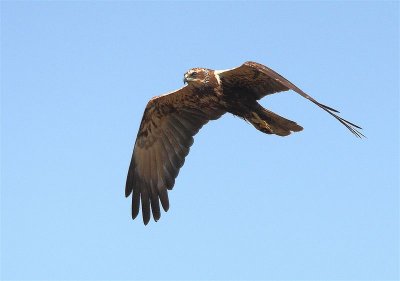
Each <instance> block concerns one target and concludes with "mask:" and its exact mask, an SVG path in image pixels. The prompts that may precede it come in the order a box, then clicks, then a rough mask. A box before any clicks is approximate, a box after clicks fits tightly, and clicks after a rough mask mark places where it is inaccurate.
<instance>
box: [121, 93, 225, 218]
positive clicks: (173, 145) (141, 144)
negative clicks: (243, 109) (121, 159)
mask: <svg viewBox="0 0 400 281" xmlns="http://www.w3.org/2000/svg"><path fill="white" fill-rule="evenodd" d="M196 98H197V100H196ZM206 98H207V97H206V96H200V97H199V96H196V95H192V93H191V91H190V89H189V88H188V87H184V88H181V89H179V90H178V91H176V92H173V93H170V94H167V95H164V96H160V97H157V98H154V99H152V100H150V102H149V103H148V104H147V106H146V109H145V112H144V114H143V118H142V122H141V124H140V128H139V132H138V136H137V138H136V142H135V146H134V150H133V154H132V159H131V163H130V165H129V171H128V175H127V179H126V186H125V195H126V196H129V195H130V194H132V218H133V219H134V218H136V217H137V215H138V213H139V210H140V205H141V207H142V216H143V222H144V224H147V223H148V222H149V221H150V216H151V213H152V214H153V218H154V220H155V221H157V220H159V219H160V217H161V212H160V202H161V205H162V207H163V209H164V210H165V211H167V210H168V209H169V200H168V191H167V190H168V189H172V188H173V186H174V184H175V178H176V177H177V175H178V173H179V170H180V168H181V167H182V166H183V164H184V162H185V157H186V156H187V155H188V153H189V150H190V147H191V146H192V144H193V141H194V140H193V136H194V135H195V134H196V133H197V132H198V131H199V130H200V128H201V127H202V126H203V125H204V124H206V123H207V122H208V121H209V120H215V119H218V118H219V117H220V116H221V115H222V114H224V113H225V112H224V111H223V110H221V109H216V108H213V107H211V106H208V107H202V106H201V104H202V100H201V99H206ZM205 104H206V103H205ZM208 104H209V103H208Z"/></svg>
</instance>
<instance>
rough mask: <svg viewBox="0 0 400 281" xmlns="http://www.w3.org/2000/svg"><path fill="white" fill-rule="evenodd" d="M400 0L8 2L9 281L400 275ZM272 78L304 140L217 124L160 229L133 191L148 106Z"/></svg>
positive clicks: (4, 70)
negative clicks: (212, 78) (197, 87)
mask: <svg viewBox="0 0 400 281" xmlns="http://www.w3.org/2000/svg"><path fill="white" fill-rule="evenodd" d="M398 24H399V4H398V2H386V1H385V2H384V1H368V2H363V1H357V2H345V1H343V2H312V1H307V2H162V3H161V2H127V1H121V2H111V1H110V2H109V1H99V2H92V1H84V2H79V1H71V2H69V1H62V2H49V1H43V2H37V1H36V2H23V1H18V2H11V1H10V2H8V1H2V2H1V279H4V280H7V279H9V280H23V279H27V280H29V279H32V280H33V279H35V280H44V279H47V280H61V279H63V280H64V279H69V280H89V279H91V280H94V279H96V280H100V279H102V280H137V279H143V280H151V279H169V280H179V279H203V280H204V279H219V280H224V279H225V280H231V279H246V280H254V279H261V280H268V279H269V280H272V279H274V280H277V279H279V280H294V279H303V280H304V279H315V280H333V279H341V280H355V279H357V280H385V279H387V280H389V279H397V278H398V277H399V189H398V188H399V172H398V171H399V147H398V145H399V27H398ZM247 60H253V61H257V62H260V63H262V64H265V65H268V66H269V67H271V68H273V69H275V70H276V71H278V72H279V73H281V74H282V75H284V76H285V77H287V78H288V79H289V80H291V81H292V82H294V83H295V84H296V85H298V86H299V87H300V88H301V89H303V90H304V91H306V92H307V93H309V94H310V95H312V96H314V97H315V98H317V99H318V100H319V101H321V102H322V103H325V104H327V105H329V106H332V107H334V108H337V109H339V110H340V111H341V112H342V116H343V117H345V118H347V119H349V120H350V121H353V122H354V123H356V124H359V125H361V126H362V127H363V128H364V131H363V132H364V134H365V135H366V136H367V137H368V138H367V139H361V140H360V139H357V138H355V137H354V136H353V135H352V134H351V133H350V132H348V131H347V130H346V129H345V128H344V127H343V126H342V125H340V124H339V123H338V122H337V121H336V120H334V119H333V118H331V117H330V116H329V115H328V114H326V113H325V112H323V111H322V110H320V109H319V108H317V107H316V106H315V105H313V104H312V103H310V102H309V101H307V100H305V99H303V98H302V97H300V96H298V95H296V94H295V93H294V92H285V93H280V94H277V95H274V96H271V97H267V98H265V99H263V100H262V101H261V103H262V104H263V105H264V106H265V107H267V108H269V109H271V110H273V111H275V112H277V113H278V114H280V115H282V116H284V117H286V118H289V119H291V120H295V121H296V122H298V123H299V124H300V125H302V126H303V127H304V131H303V132H301V133H296V134H294V135H291V136H289V137H286V138H281V137H277V136H269V135H264V134H262V133H260V132H259V131H257V130H255V129H254V128H253V127H252V126H251V125H249V124H246V123H245V122H244V121H242V120H241V119H239V118H235V117H233V116H231V115H225V116H223V118H221V119H220V120H218V121H214V122H210V123H209V124H208V125H207V126H206V127H204V128H203V129H202V130H201V131H200V132H199V134H198V135H197V136H196V137H195V144H194V146H193V147H192V149H191V153H190V154H189V156H188V157H187V159H186V162H185V166H184V167H183V168H182V170H181V172H180V174H179V177H178V179H177V181H176V184H175V187H174V190H173V191H172V192H170V193H169V198H170V204H171V207H170V210H169V211H168V213H162V217H161V220H160V221H159V222H157V223H154V221H151V222H150V223H149V225H147V226H146V227H145V226H144V225H143V224H142V221H141V219H139V220H135V221H132V220H131V218H130V199H125V197H124V184H125V177H126V173H127V168H128V165H129V161H130V157H131V153H132V148H133V144H134V141H135V137H136V134H137V130H138V127H139V123H140V119H141V116H142V114H143V110H144V107H145V105H146V103H147V101H148V100H149V99H150V98H151V97H153V96H156V95H160V94H162V93H165V92H168V91H171V90H174V89H177V88H179V87H181V86H182V79H183V74H184V72H186V70H188V69H189V68H192V67H208V68H213V69H226V68H231V67H234V66H238V65H240V64H241V63H243V62H244V61H247Z"/></svg>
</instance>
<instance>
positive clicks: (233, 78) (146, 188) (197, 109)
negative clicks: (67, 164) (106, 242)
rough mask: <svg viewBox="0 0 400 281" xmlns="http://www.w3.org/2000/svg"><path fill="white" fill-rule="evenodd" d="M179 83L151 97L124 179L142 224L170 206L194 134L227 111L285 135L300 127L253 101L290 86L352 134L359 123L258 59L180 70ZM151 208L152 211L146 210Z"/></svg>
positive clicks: (135, 215) (356, 132) (268, 132)
mask: <svg viewBox="0 0 400 281" xmlns="http://www.w3.org/2000/svg"><path fill="white" fill-rule="evenodd" d="M184 82H185V83H187V85H186V86H184V87H183V88H181V89H179V90H177V91H175V92H170V93H167V94H165V95H162V96H158V97H154V98H152V99H151V100H150V101H149V102H148V104H147V106H146V109H145V111H144V114H143V118H142V122H141V124H140V128H139V132H138V135H137V138H136V142H135V146H134V149H133V154H132V159H131V162H130V165H129V170H128V176H127V179H126V186H125V196H126V197H128V196H129V195H131V194H132V218H133V219H135V218H136V217H137V215H138V214H139V209H140V205H141V206H142V216H143V222H144V224H147V223H148V222H149V220H150V215H151V213H152V214H153V218H154V220H155V221H157V220H159V219H160V216H161V212H160V203H161V206H162V207H163V209H164V210H165V211H168V208H169V200H168V191H167V190H171V189H172V187H173V186H174V184H175V178H176V177H177V176H178V173H179V169H180V168H181V167H182V166H183V164H184V162H185V157H186V155H188V153H189V149H190V146H191V145H192V144H193V136H194V135H195V134H196V133H197V132H198V131H199V130H200V128H201V127H202V126H203V125H205V124H206V123H207V122H208V121H210V120H215V119H218V118H219V117H221V116H222V115H223V114H224V113H226V112H229V113H232V114H234V115H236V116H239V117H241V118H243V119H245V120H247V121H248V122H250V123H251V124H252V125H253V126H254V127H255V128H256V129H258V130H260V131H261V132H264V133H266V134H275V135H278V136H287V135H289V134H290V133H291V132H298V131H301V130H303V128H302V127H301V126H300V125H298V124H297V123H296V122H293V121H291V120H288V119H285V118H283V117H281V116H279V115H277V114H275V113H273V112H271V111H269V110H267V109H265V108H263V107H262V106H261V105H260V104H259V103H258V102H257V100H259V99H261V98H263V97H264V96H266V95H269V94H274V93H277V92H282V91H288V90H293V91H295V92H296V93H298V94H300V95H301V96H303V97H305V98H306V99H308V100H310V101H311V102H313V103H314V104H316V105H317V106H319V107H320V108H322V109H323V110H325V111H326V112H328V113H329V114H330V115H332V116H333V117H335V118H336V119H337V120H338V121H339V122H340V123H342V124H343V125H344V126H346V128H347V129H349V130H350V131H351V132H352V133H353V134H354V135H355V136H357V137H363V136H364V135H363V134H362V133H361V132H360V131H359V130H360V129H361V128H360V127H359V126H357V125H355V124H353V123H351V122H349V121H347V120H345V119H343V118H341V117H340V116H338V115H337V113H339V112H338V111H337V110H335V109H333V108H331V107H329V106H326V105H323V104H321V103H319V102H318V101H316V100H315V99H314V98H312V97H310V96H309V95H307V94H306V93H304V92H303V91H302V90H300V89H299V88H298V87H296V86H295V85H294V84H293V83H291V82H290V81H288V80H287V79H285V78H284V77H282V76H281V75H279V74H278V73H276V72H275V71H273V70H272V69H270V68H268V67H266V66H264V65H261V64H259V63H256V62H245V63H244V64H243V65H241V66H239V67H237V68H233V69H229V70H224V71H217V70H211V69H206V68H193V69H190V70H189V71H188V72H186V73H185V75H184ZM150 210H151V211H150Z"/></svg>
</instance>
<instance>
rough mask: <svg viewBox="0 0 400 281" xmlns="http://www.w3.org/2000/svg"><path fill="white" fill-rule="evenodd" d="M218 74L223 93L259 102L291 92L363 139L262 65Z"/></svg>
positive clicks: (332, 111) (331, 111)
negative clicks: (268, 96) (240, 95)
mask: <svg viewBox="0 0 400 281" xmlns="http://www.w3.org/2000/svg"><path fill="white" fill-rule="evenodd" d="M218 74H219V76H220V79H221V81H222V85H223V90H224V92H239V93H245V94H248V95H251V96H253V97H254V99H256V100H259V99H261V98H263V97H264V96H266V95H268V94H273V93H277V92H282V91H288V90H293V91H295V92H296V93H298V94H300V95H301V96H303V97H304V98H306V99H308V100H310V101H312V102H313V103H314V104H316V105H318V106H319V107H320V108H322V109H323V110H325V111H326V112H328V113H329V114H330V115H332V116H333V117H335V118H336V119H337V120H339V122H340V123H342V124H343V125H344V126H346V128H347V129H349V130H350V131H351V132H352V133H353V134H354V135H356V136H357V137H365V136H364V135H363V134H362V133H361V132H360V131H359V130H357V129H362V128H361V127H359V126H357V125H355V124H353V123H351V122H349V121H347V120H345V119H343V118H342V117H340V116H338V115H337V114H336V113H339V111H337V110H336V109H333V108H331V107H329V106H326V105H324V104H322V103H319V102H318V101H316V100H315V99H314V98H312V97H311V96H309V95H307V94H306V93H304V92H303V91H302V90H300V89H299V88H298V87H297V86H296V85H294V84H293V83H292V82H290V81H289V80H287V79H286V78H284V77H283V76H281V75H280V74H278V73H276V72H275V71H273V70H272V69H270V68H268V67H266V66H264V65H262V64H259V63H256V62H245V63H244V64H243V65H241V66H239V67H237V68H233V69H230V70H226V71H220V72H218Z"/></svg>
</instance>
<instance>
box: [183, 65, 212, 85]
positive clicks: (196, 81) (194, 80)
mask: <svg viewBox="0 0 400 281" xmlns="http://www.w3.org/2000/svg"><path fill="white" fill-rule="evenodd" d="M208 81H209V70H208V69H206V68H192V69H190V70H188V71H187V72H186V73H185V75H184V77H183V83H188V85H193V86H202V85H204V84H207V83H208Z"/></svg>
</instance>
